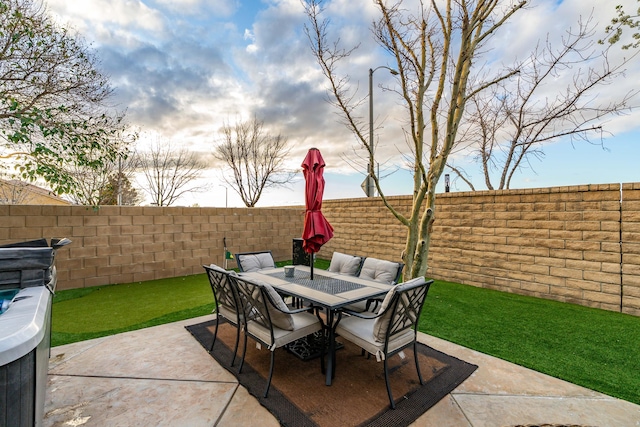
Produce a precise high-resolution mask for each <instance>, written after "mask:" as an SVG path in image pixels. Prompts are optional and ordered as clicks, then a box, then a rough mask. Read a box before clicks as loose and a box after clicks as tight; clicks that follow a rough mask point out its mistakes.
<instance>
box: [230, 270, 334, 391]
mask: <svg viewBox="0 0 640 427" xmlns="http://www.w3.org/2000/svg"><path fill="white" fill-rule="evenodd" d="M230 279H231V280H232V281H234V282H235V286H236V288H237V290H238V294H239V295H240V299H241V301H242V303H243V304H244V305H245V306H244V308H243V312H244V313H246V316H245V317H244V327H243V329H244V332H245V334H244V348H243V352H242V358H241V359H240V367H239V368H238V373H241V372H242V367H243V365H244V359H245V357H246V352H247V338H248V337H251V338H253V339H254V340H256V341H257V342H259V343H261V344H262V345H264V346H266V347H267V348H268V349H269V350H270V352H271V364H270V366H269V377H268V379H267V386H266V388H265V391H264V397H265V398H266V397H267V395H268V394H269V388H270V387H271V379H272V378H273V370H274V365H275V350H276V348H279V347H282V346H283V345H285V344H286V343H281V344H280V345H279V346H278V347H276V346H275V344H274V343H275V336H274V328H277V326H274V325H273V323H272V321H271V315H270V314H269V309H268V308H267V304H270V305H271V307H272V308H274V309H276V310H278V311H281V312H283V313H287V314H293V315H295V314H297V313H303V312H308V311H310V310H313V311H314V314H315V315H316V317H317V318H318V321H319V322H320V325H321V330H322V328H323V325H324V323H323V321H322V318H321V317H320V313H319V308H318V307H304V308H300V309H294V310H288V311H283V310H280V309H279V308H278V307H277V306H276V304H275V303H274V302H273V300H272V299H271V297H270V296H269V294H268V293H267V291H266V290H265V289H264V288H263V287H262V286H261V285H260V284H258V283H256V282H253V281H251V280H249V279H247V278H244V277H234V276H230ZM256 291H258V292H256ZM249 322H256V323H257V324H258V325H260V326H262V327H264V328H266V329H268V330H269V331H270V334H271V342H265V341H264V340H262V339H261V338H259V337H257V336H256V335H255V334H252V333H251V332H250V331H249V327H248V324H249ZM292 332H294V331H292ZM291 341H295V338H294V339H292V340H291ZM291 341H289V342H291ZM324 348H325V343H324V341H323V342H322V347H321V354H320V360H321V370H322V371H324Z"/></svg>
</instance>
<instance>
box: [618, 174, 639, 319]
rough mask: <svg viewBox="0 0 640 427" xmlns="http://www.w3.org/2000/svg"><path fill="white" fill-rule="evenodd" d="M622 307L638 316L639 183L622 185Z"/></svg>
mask: <svg viewBox="0 0 640 427" xmlns="http://www.w3.org/2000/svg"><path fill="white" fill-rule="evenodd" d="M621 222H622V229H621V237H622V307H623V311H624V312H626V313H629V314H634V315H636V316H640V183H633V184H624V185H623V186H622V221H621Z"/></svg>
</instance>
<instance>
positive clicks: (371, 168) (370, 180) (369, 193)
mask: <svg viewBox="0 0 640 427" xmlns="http://www.w3.org/2000/svg"><path fill="white" fill-rule="evenodd" d="M380 68H386V69H387V70H389V72H390V73H391V74H393V75H394V76H397V75H398V72H397V71H396V70H394V69H393V68H389V67H387V66H386V65H380V66H379V67H376V68H369V153H370V154H369V170H368V171H367V172H368V175H367V179H366V181H365V182H366V183H367V186H366V189H365V192H366V193H367V197H373V196H374V195H375V194H374V193H375V190H374V185H375V183H374V180H373V177H374V176H376V170H375V169H376V168H375V164H374V145H375V144H374V142H373V73H375V72H376V70H379V69H380Z"/></svg>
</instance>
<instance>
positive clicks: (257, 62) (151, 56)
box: [45, 0, 640, 207]
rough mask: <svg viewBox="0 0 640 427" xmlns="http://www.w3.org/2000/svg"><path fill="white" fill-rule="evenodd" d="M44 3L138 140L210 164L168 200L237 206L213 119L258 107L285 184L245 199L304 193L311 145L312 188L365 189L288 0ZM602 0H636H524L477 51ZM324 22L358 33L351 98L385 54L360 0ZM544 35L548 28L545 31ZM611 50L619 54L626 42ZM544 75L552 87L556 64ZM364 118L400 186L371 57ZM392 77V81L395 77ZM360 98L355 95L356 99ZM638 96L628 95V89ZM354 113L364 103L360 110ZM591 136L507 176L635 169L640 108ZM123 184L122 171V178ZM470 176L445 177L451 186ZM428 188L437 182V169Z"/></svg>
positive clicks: (568, 21) (617, 92) (624, 174)
mask: <svg viewBox="0 0 640 427" xmlns="http://www.w3.org/2000/svg"><path fill="white" fill-rule="evenodd" d="M45 2H46V5H47V7H48V9H49V11H50V13H52V15H53V16H54V17H55V18H56V19H57V20H58V21H59V22H60V23H61V24H62V25H65V26H68V27H71V28H73V29H74V30H76V31H78V32H79V34H80V35H81V36H82V37H83V38H84V39H85V41H86V42H87V44H89V45H90V46H91V48H92V49H94V50H95V53H96V55H97V56H98V58H100V60H101V69H102V70H103V71H104V72H105V73H106V74H107V75H109V76H110V78H111V83H112V85H113V87H114V95H113V98H112V102H113V103H114V106H115V107H116V108H118V109H119V110H124V109H126V111H127V121H128V122H129V123H130V124H131V125H132V127H133V128H135V129H136V130H138V131H139V132H140V135H141V137H140V140H139V141H138V147H137V149H139V150H144V147H145V144H146V145H148V144H149V141H154V140H157V139H159V140H161V141H167V142H170V143H171V144H172V145H175V146H184V147H186V148H188V149H189V150H190V151H193V152H196V153H198V155H199V157H200V158H202V159H203V160H204V161H206V162H207V164H209V165H210V169H207V170H206V171H205V173H204V174H203V176H202V178H201V179H200V181H199V184H201V185H204V186H206V187H207V190H206V191H201V192H191V193H190V194H188V195H186V196H185V197H183V198H181V199H180V200H179V201H178V203H177V204H176V205H181V206H192V205H195V204H197V205H199V206H217V207H223V206H225V205H226V206H243V205H242V202H241V200H240V198H239V196H238V195H237V194H235V192H234V190H233V189H232V188H231V187H230V186H229V185H228V184H226V183H225V182H224V181H223V180H222V165H221V164H220V163H219V162H218V161H216V160H215V159H214V158H213V156H212V152H213V150H214V147H215V146H216V144H217V143H218V142H219V140H220V134H219V131H220V129H221V127H222V126H223V125H224V124H225V123H235V122H237V121H244V120H248V119H251V118H252V117H254V116H255V117H257V118H258V119H260V120H263V121H264V123H265V127H266V128H267V129H268V130H269V132H271V133H273V134H282V135H283V136H286V137H287V138H288V140H289V142H290V144H291V147H292V148H291V151H290V154H289V160H288V162H287V167H288V168H290V169H292V170H296V171H298V172H299V173H297V175H296V178H295V180H294V182H293V183H291V185H289V187H288V188H279V189H269V190H267V191H265V193H264V194H263V196H262V197H261V199H260V202H259V203H258V206H283V205H302V204H304V181H303V176H302V173H301V171H300V164H301V163H302V160H303V159H304V156H305V154H306V152H307V151H308V149H309V148H312V147H316V148H319V149H320V150H321V152H322V155H323V157H324V160H325V162H326V167H325V181H326V187H325V199H337V198H352V197H364V192H363V190H362V188H361V187H360V185H361V183H362V181H363V180H364V179H365V169H364V166H363V167H362V168H361V170H356V169H354V167H353V165H350V164H349V163H350V162H347V161H345V158H353V152H354V150H356V149H357V144H356V140H355V137H354V136H353V135H352V134H351V133H350V132H349V130H348V129H347V128H346V127H345V126H344V125H342V124H341V122H340V117H339V116H338V115H337V110H336V109H335V107H333V106H331V105H330V104H329V103H328V102H327V101H326V99H327V94H328V93H327V81H326V78H325V77H324V76H323V75H322V72H321V70H320V68H319V66H318V64H317V62H316V61H315V58H314V57H313V55H312V52H311V49H310V47H309V42H308V40H307V38H306V36H305V34H304V25H305V23H306V22H307V18H306V16H305V14H304V11H303V8H302V6H301V3H300V0H45ZM615 4H623V5H625V7H626V10H628V11H631V10H635V8H637V5H638V3H637V2H636V0H616V1H615V2H612V1H601V0H589V1H585V0H533V2H532V8H530V9H528V10H526V11H523V12H521V13H520V14H518V15H516V16H515V17H514V18H513V19H512V20H511V21H510V22H509V23H508V24H507V25H506V26H505V27H503V28H501V29H500V31H499V33H497V34H496V36H495V37H494V38H493V39H492V41H491V44H490V45H489V46H488V49H487V50H486V54H487V58H486V59H485V60H486V61H487V63H489V64H490V63H491V61H496V60H498V58H499V60H500V61H505V59H506V58H516V57H518V58H519V57H522V56H523V55H525V54H526V53H527V52H530V51H531V50H532V49H533V48H534V47H535V45H536V43H537V42H539V41H544V40H545V38H546V37H547V35H548V36H549V38H550V40H557V37H560V36H561V34H562V33H563V32H564V31H565V30H566V29H567V27H568V26H569V25H575V23H576V22H577V20H578V18H579V17H580V16H582V17H586V16H588V15H590V14H591V13H593V16H594V17H595V18H596V20H600V22H598V23H597V24H598V26H597V31H599V32H598V33H597V34H604V33H603V32H602V29H603V28H604V26H605V25H606V24H607V23H608V21H609V19H610V18H611V17H612V16H613V15H614V7H615ZM327 6H328V7H327V11H328V12H329V13H330V17H331V20H332V21H331V22H332V27H331V29H332V31H334V34H339V35H340V39H341V42H343V43H344V45H345V46H349V45H351V44H353V45H355V44H359V48H358V49H357V51H356V52H355V53H354V54H353V55H352V56H351V57H350V58H349V61H348V63H346V64H345V65H344V71H345V72H346V73H347V74H348V75H349V76H350V79H351V80H350V82H351V85H352V88H354V89H358V96H359V97H362V98H364V97H365V96H366V95H367V91H368V77H369V75H368V70H369V68H376V67H378V66H381V65H382V66H390V67H393V62H392V58H390V57H388V56H387V55H386V54H385V52H384V51H382V50H381V49H380V48H379V47H378V46H377V45H376V44H375V41H374V40H373V38H372V33H371V31H370V29H369V27H370V23H371V22H372V21H373V19H375V17H376V9H375V7H374V5H373V2H372V1H371V0H332V1H330V2H329V3H328V4H327ZM554 38H555V39H554ZM630 53H631V52H629V51H625V52H623V51H621V50H619V51H618V53H617V55H618V58H620V57H622V56H623V55H629V54H630ZM639 59H640V57H638V58H636V60H634V62H633V63H631V64H629V65H628V66H627V69H626V73H625V75H624V76H621V77H619V78H618V79H616V81H615V83H614V84H612V85H609V86H606V87H604V88H603V89H602V90H601V91H600V92H598V93H597V94H594V96H593V99H594V100H595V101H597V102H607V100H609V99H611V97H616V96H621V94H624V93H626V92H627V91H629V90H634V89H635V88H636V87H637V81H638V73H639V72H640V60H639ZM556 80H558V81H556V82H555V83H556V84H559V85H560V86H557V87H555V88H553V87H550V88H549V89H548V90H549V91H551V92H553V91H554V90H561V89H559V88H561V87H562V84H564V83H562V81H561V80H562V78H561V76H559V77H558V78H557V79H556ZM374 81H375V85H374V91H373V92H374V95H373V99H374V117H375V128H376V139H377V141H378V146H377V148H376V155H377V156H379V157H380V158H381V159H384V164H383V165H382V170H383V173H382V175H386V174H387V172H389V171H395V172H394V173H392V174H390V175H388V176H387V177H386V178H384V179H383V181H382V185H383V188H384V190H385V193H386V194H388V195H398V194H410V193H411V191H412V178H411V174H410V173H409V172H408V171H407V170H406V169H403V166H404V160H403V159H404V155H406V153H407V150H408V149H407V147H406V145H405V143H404V137H403V136H402V134H401V125H402V120H403V118H404V117H405V116H404V110H403V108H402V106H401V104H400V101H399V99H398V98H397V97H396V96H394V94H393V92H392V91H388V90H384V88H386V87H389V88H393V87H397V81H396V80H394V76H392V75H391V74H390V73H388V72H386V70H385V69H379V70H377V71H376V72H375V74H374ZM394 85H395V86H394ZM365 105H367V106H368V103H365ZM634 105H640V97H636V98H635V99H634ZM362 116H363V117H367V116H368V111H367V110H364V111H363V112H362ZM603 124H604V126H605V130H606V131H607V134H606V135H605V136H606V137H605V139H604V141H603V144H599V142H600V140H599V139H596V140H595V141H596V142H597V144H589V143H585V142H574V143H572V142H571V141H569V140H567V139H564V140H557V141H554V142H553V143H551V144H548V145H546V146H545V147H544V152H545V156H544V158H543V159H542V160H534V161H532V162H531V164H530V165H528V166H527V167H525V168H523V169H521V170H520V171H519V172H517V173H516V176H515V177H514V179H513V181H512V183H511V188H535V187H552V186H564V185H581V184H596V183H618V182H635V181H640V179H638V173H637V170H638V167H637V163H638V162H637V159H638V158H640V146H639V145H638V140H639V139H638V137H639V136H640V120H639V114H638V110H637V109H634V110H632V111H630V112H628V113H627V114H625V115H622V116H616V117H610V118H607V119H606V120H604V121H603ZM452 160H453V161H454V163H455V164H456V165H457V166H462V167H464V168H465V170H466V171H467V172H468V173H469V174H470V176H471V179H472V181H473V183H474V185H475V186H476V189H477V190H484V189H486V187H485V186H484V183H483V182H484V180H483V177H482V175H481V171H480V169H479V168H478V167H477V165H476V164H475V163H473V159H472V156H470V155H468V153H463V152H456V153H455V154H454V155H453V157H452ZM134 185H135V182H134ZM468 190H469V187H468V186H467V185H466V184H464V183H463V182H462V181H460V180H455V179H453V174H452V185H451V191H468ZM438 191H444V184H443V182H441V183H439V185H438Z"/></svg>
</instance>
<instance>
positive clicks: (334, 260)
mask: <svg viewBox="0 0 640 427" xmlns="http://www.w3.org/2000/svg"><path fill="white" fill-rule="evenodd" d="M361 262H362V257H359V256H352V255H346V254H343V253H340V252H334V253H333V255H332V257H331V263H330V264H329V271H331V272H334V273H340V274H347V275H350V276H355V275H356V274H358V269H359V268H360V263H361Z"/></svg>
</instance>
